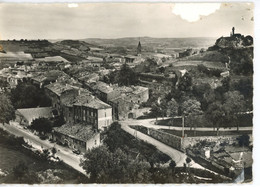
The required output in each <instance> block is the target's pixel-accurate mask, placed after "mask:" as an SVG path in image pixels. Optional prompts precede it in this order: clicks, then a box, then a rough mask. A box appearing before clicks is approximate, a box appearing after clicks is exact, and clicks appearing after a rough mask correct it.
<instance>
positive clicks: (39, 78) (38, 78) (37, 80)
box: [31, 73, 47, 88]
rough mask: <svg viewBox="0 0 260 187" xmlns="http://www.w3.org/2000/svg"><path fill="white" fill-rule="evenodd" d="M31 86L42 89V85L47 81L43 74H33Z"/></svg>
mask: <svg viewBox="0 0 260 187" xmlns="http://www.w3.org/2000/svg"><path fill="white" fill-rule="evenodd" d="M31 81H32V84H34V85H35V86H37V87H39V88H42V87H43V86H44V83H45V82H46V81H47V77H46V76H45V75H43V74H38V73H37V74H35V75H34V76H33V77H31Z"/></svg>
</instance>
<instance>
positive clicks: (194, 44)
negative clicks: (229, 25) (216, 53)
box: [82, 37, 216, 50]
mask: <svg viewBox="0 0 260 187" xmlns="http://www.w3.org/2000/svg"><path fill="white" fill-rule="evenodd" d="M139 39H140V41H141V44H142V47H153V48H154V49H160V48H172V49H173V50H174V49H180V48H183V49H186V48H208V47H209V46H212V45H213V44H214V43H215V41H216V38H151V37H141V38H138V37H133V38H118V39H100V38H90V39H84V40H82V41H86V42H88V43H91V44H95V45H101V46H105V47H137V44H138V42H139Z"/></svg>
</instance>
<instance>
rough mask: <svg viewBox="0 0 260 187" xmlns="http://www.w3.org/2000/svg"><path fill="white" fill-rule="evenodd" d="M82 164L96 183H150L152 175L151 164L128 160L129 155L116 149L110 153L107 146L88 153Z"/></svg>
mask: <svg viewBox="0 0 260 187" xmlns="http://www.w3.org/2000/svg"><path fill="white" fill-rule="evenodd" d="M84 157H85V160H84V161H82V162H81V166H82V167H83V169H84V170H85V171H86V172H87V173H88V174H90V180H91V181H92V182H96V183H148V182H149V181H150V180H151V174H150V173H149V172H148V170H147V169H148V168H149V164H148V163H147V162H143V161H140V160H128V157H127V155H126V154H125V153H124V152H123V151H122V150H121V149H116V150H115V152H110V151H109V149H108V148H107V147H106V146H100V147H98V148H94V149H93V150H91V151H88V152H87V153H86V154H85V156H84Z"/></svg>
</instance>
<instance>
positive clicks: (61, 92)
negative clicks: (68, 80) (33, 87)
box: [44, 82, 78, 114]
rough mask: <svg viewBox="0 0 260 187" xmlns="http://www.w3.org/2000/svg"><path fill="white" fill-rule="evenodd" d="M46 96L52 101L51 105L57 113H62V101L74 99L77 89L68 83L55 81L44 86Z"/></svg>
mask: <svg viewBox="0 0 260 187" xmlns="http://www.w3.org/2000/svg"><path fill="white" fill-rule="evenodd" d="M44 90H45V93H46V95H47V96H49V97H50V99H51V101H52V107H53V108H55V109H56V110H57V112H58V114H60V113H62V103H65V102H66V101H69V100H71V99H74V98H75V97H76V96H77V95H78V90H77V89H75V88H74V87H72V86H70V85H69V84H63V83H59V82H55V83H52V84H49V85H47V86H45V88H44Z"/></svg>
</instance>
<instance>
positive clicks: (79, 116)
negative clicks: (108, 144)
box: [63, 92, 113, 130]
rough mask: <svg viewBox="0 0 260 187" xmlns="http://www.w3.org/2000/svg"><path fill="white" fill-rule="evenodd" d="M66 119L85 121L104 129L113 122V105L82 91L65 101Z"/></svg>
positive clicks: (72, 121)
mask: <svg viewBox="0 0 260 187" xmlns="http://www.w3.org/2000/svg"><path fill="white" fill-rule="evenodd" d="M63 114H64V118H65V121H67V122H70V123H83V124H87V125H90V126H92V127H93V128H94V129H98V130H104V129H106V128H107V127H108V126H109V125H110V124H111V123H112V121H113V120H112V107H111V106H110V105H108V104H106V103H104V102H103V101H101V100H99V99H98V98H96V97H95V96H93V95H91V94H90V93H87V92H85V93H80V95H78V96H77V97H76V98H75V99H72V100H70V101H67V102H65V103H63Z"/></svg>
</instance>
